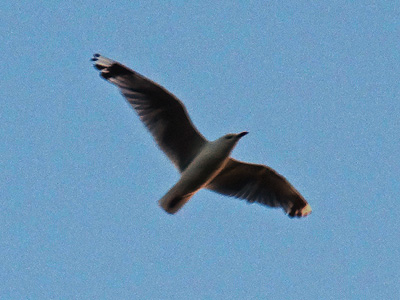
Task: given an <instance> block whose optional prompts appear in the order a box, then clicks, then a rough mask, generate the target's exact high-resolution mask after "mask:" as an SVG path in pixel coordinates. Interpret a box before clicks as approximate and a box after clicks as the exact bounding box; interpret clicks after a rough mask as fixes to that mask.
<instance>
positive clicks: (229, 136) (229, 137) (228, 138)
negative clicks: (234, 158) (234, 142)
mask: <svg viewBox="0 0 400 300" xmlns="http://www.w3.org/2000/svg"><path fill="white" fill-rule="evenodd" d="M232 137H233V136H232V135H228V136H226V137H225V138H226V139H227V140H230V139H231V138H232Z"/></svg>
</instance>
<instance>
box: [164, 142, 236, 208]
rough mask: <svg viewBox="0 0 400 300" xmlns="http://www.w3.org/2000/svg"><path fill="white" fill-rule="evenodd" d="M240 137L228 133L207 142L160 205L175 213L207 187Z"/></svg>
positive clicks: (225, 161) (226, 160) (223, 165)
mask: <svg viewBox="0 0 400 300" xmlns="http://www.w3.org/2000/svg"><path fill="white" fill-rule="evenodd" d="M243 135H244V134H243ZM243 135H242V136H243ZM227 137H230V138H229V139H228V138H227ZM240 137H241V136H240V134H239V135H226V136H223V137H221V138H219V139H218V140H215V141H213V142H207V143H206V144H205V145H204V146H203V148H202V149H201V150H200V152H199V154H198V155H197V156H196V157H195V158H194V159H193V161H192V162H191V163H190V164H189V166H188V167H187V168H186V169H185V170H184V171H183V172H182V174H181V178H180V179H179V181H178V182H177V183H176V184H175V185H174V186H173V187H172V188H171V189H170V190H169V191H168V192H167V193H166V194H165V196H164V197H162V198H161V199H160V201H159V203H160V206H161V207H162V208H164V210H165V211H167V212H168V213H172V214H173V213H175V212H177V211H178V210H179V209H180V208H181V207H182V206H183V205H184V204H185V203H186V202H187V201H189V199H190V198H191V197H192V196H193V195H194V194H195V193H196V192H197V191H198V190H200V189H201V188H204V187H206V186H207V184H208V183H209V182H211V181H212V180H213V179H214V178H215V176H217V175H218V173H219V172H220V171H221V170H222V169H223V168H224V167H225V165H226V163H227V162H228V160H229V156H230V153H231V152H232V150H233V148H234V147H235V146H236V143H237V141H238V140H239V139H240Z"/></svg>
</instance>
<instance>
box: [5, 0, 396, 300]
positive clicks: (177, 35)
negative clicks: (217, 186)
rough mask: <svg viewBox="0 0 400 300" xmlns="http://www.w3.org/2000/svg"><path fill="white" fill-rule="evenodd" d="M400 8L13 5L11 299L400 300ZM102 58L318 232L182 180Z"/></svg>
mask: <svg viewBox="0 0 400 300" xmlns="http://www.w3.org/2000/svg"><path fill="white" fill-rule="evenodd" d="M399 13H400V5H399V4H398V3H397V2H396V1H391V2H389V1H386V2H384V1H318V3H310V2H309V1H269V2H267V1H246V2H244V1H241V2H239V1H236V2H235V1H218V2H215V1H118V2H115V3H113V2H106V1H84V2H83V3H72V2H60V3H57V2H56V1H39V2H32V1H6V2H5V3H3V4H2V7H1V11H0V14H1V17H2V27H1V28H0V53H1V64H0V70H1V71H2V72H1V73H2V76H1V77H0V86H1V88H0V122H1V124H2V125H1V127H0V138H1V140H2V143H0V170H1V172H0V191H1V196H0V228H1V230H0V299H397V298H398V297H400V283H399V282H400V275H399V272H398V270H399V267H400V261H399V257H400V251H399V250H400V249H399V237H400V232H399V227H400V226H399V225H400V224H399V219H398V210H397V205H398V201H399V199H398V194H399V190H400V183H399V175H400V162H399V148H400V139H399V133H400V118H399V115H400V101H399V96H400V86H399V74H400V63H399V62H400V54H399V50H400V43H399V37H400V30H399V29H400V22H399ZM95 52H99V53H101V54H103V55H105V56H108V57H110V58H113V59H115V60H118V61H120V62H122V63H125V64H127V65H128V66H130V67H131V68H133V69H135V70H136V71H138V72H139V73H142V74H143V75H145V76H147V77H149V78H151V79H153V80H154V81H156V82H159V83H160V84H162V85H163V86H164V87H166V88H167V89H168V90H170V91H171V92H173V93H174V94H175V95H176V96H177V97H179V98H180V99H181V100H182V101H183V102H184V103H185V105H186V107H187V109H188V112H189V114H190V116H191V118H192V120H193V122H194V123H195V125H196V126H197V128H198V129H199V130H200V131H201V132H202V133H203V134H204V135H205V136H206V137H207V138H208V139H210V140H213V139H216V138H218V137H219V136H221V135H223V134H225V133H228V132H240V131H245V130H246V131H249V132H250V134H249V135H247V136H246V137H244V138H243V139H242V140H241V141H240V143H239V144H238V146H237V148H236V149H235V150H234V152H233V156H234V157H235V158H238V159H241V160H245V161H249V162H255V163H263V164H267V165H269V166H271V167H273V168H275V169H276V170H277V171H278V172H280V173H281V174H283V175H284V176H286V177H287V178H288V179H289V180H290V182H292V184H293V185H294V186H295V187H296V188H297V189H298V190H299V191H300V192H301V193H302V194H303V195H304V197H305V198H306V199H307V200H308V201H309V203H310V205H311V206H312V208H313V213H312V214H311V215H310V216H309V217H307V218H305V219H301V220H293V219H290V218H288V217H287V216H285V215H284V213H283V211H281V210H277V209H270V208H267V207H263V206H260V205H248V204H247V203H245V202H244V201H239V200H236V199H233V198H228V197H224V196H221V195H218V194H215V193H212V192H209V191H205V190H204V191H200V192H199V193H198V194H196V195H195V196H194V197H193V198H192V199H191V200H190V202H189V203H188V204H187V205H186V206H185V207H184V208H183V210H182V211H180V212H179V213H178V214H177V215H174V216H170V215H168V214H166V213H165V212H164V211H163V210H162V209H160V208H159V207H158V204H157V201H158V199H159V198H161V197H162V196H163V195H164V193H166V192H167V191H168V189H169V188H170V187H171V186H172V185H173V184H174V183H175V182H176V180H177V179H178V178H179V174H178V172H177V171H176V170H175V169H174V167H173V165H172V164H171V163H170V162H169V161H168V160H167V158H166V156H164V154H163V153H162V152H161V151H160V150H159V149H158V148H157V146H156V145H155V143H154V141H153V139H152V137H151V136H150V134H149V133H148V132H147V131H146V129H145V128H144V126H143V125H142V124H141V123H140V121H139V119H138V117H137V116H136V115H135V112H134V111H133V110H132V109H131V108H130V107H129V106H128V105H127V104H126V103H125V101H124V99H123V98H122V96H120V94H119V92H118V91H117V89H116V88H115V87H113V86H112V85H110V84H108V83H107V82H105V81H104V80H102V79H101V78H99V76H98V72H97V71H95V70H94V69H93V68H92V66H91V63H90V61H89V59H90V58H91V55H92V54H93V53H95Z"/></svg>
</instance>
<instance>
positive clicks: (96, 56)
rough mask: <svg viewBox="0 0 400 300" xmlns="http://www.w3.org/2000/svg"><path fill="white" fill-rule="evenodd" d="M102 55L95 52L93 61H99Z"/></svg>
mask: <svg viewBox="0 0 400 300" xmlns="http://www.w3.org/2000/svg"><path fill="white" fill-rule="evenodd" d="M100 56H101V55H100V54H99V53H95V54H93V57H92V58H91V59H90V60H91V61H97V60H98V58H99V57H100Z"/></svg>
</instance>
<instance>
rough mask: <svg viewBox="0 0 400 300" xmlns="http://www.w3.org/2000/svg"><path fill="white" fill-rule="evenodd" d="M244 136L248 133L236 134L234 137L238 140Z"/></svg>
mask: <svg viewBox="0 0 400 300" xmlns="http://www.w3.org/2000/svg"><path fill="white" fill-rule="evenodd" d="M246 134H248V132H247V131H243V132H241V133H238V134H237V135H236V136H237V138H238V139H240V138H241V137H244V136H245V135H246Z"/></svg>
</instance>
